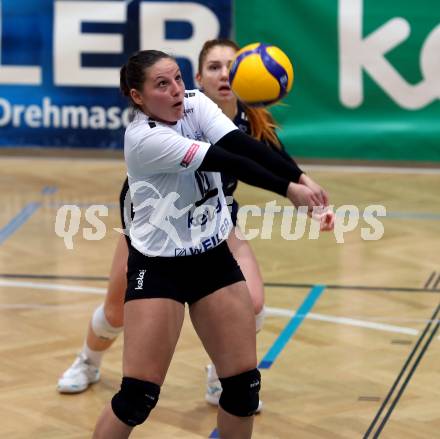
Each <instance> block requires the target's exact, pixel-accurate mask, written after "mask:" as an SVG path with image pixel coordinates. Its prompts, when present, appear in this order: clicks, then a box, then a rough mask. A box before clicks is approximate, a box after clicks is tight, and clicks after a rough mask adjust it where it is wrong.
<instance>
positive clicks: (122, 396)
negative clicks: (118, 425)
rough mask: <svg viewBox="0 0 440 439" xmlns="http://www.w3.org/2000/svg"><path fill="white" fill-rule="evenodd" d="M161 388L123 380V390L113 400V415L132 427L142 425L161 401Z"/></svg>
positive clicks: (133, 379)
mask: <svg viewBox="0 0 440 439" xmlns="http://www.w3.org/2000/svg"><path fill="white" fill-rule="evenodd" d="M159 393H160V386H158V385H157V384H154V383H151V382H149V381H141V380H138V379H136V378H129V377H124V378H122V384H121V390H120V391H119V392H118V393H117V394H116V395H115V396H114V397H113V398H112V409H113V413H114V414H115V415H116V416H117V417H118V419H119V420H121V421H122V422H123V423H124V424H127V425H129V426H130V427H135V426H136V425H139V424H142V423H143V422H145V420H146V419H147V418H148V415H149V414H150V412H151V410H153V409H154V407H155V406H156V404H157V401H158V399H159Z"/></svg>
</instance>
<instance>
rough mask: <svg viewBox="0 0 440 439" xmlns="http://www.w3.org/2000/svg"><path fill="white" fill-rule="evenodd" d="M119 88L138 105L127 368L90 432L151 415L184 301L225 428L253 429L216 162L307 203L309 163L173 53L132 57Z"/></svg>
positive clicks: (131, 150) (131, 167) (236, 274)
mask: <svg viewBox="0 0 440 439" xmlns="http://www.w3.org/2000/svg"><path fill="white" fill-rule="evenodd" d="M121 89H122V91H123V92H124V94H125V95H126V96H127V97H129V99H130V100H131V103H132V105H133V106H134V107H135V108H136V110H135V115H134V119H133V121H132V122H131V123H130V124H129V126H128V127H127V130H126V133H125V141H124V152H125V159H126V162H127V168H128V172H127V173H128V180H129V184H130V193H131V196H132V200H133V205H134V211H135V215H134V219H133V222H132V224H131V228H130V239H131V245H130V247H129V257H128V272H127V279H128V285H127V291H126V295H125V305H124V354H123V375H124V377H123V379H122V384H121V389H120V391H119V392H118V393H117V394H116V395H115V396H114V397H113V399H112V401H111V403H109V404H108V405H107V406H106V407H105V409H104V411H103V413H102V414H101V416H100V418H99V420H98V423H97V425H96V429H95V432H94V437H95V438H125V437H128V436H129V434H130V432H131V430H132V429H133V427H134V426H136V425H139V424H141V423H143V422H144V421H145V420H146V418H147V417H148V415H149V413H150V411H151V410H152V409H153V408H154V406H155V405H156V403H157V400H158V398H159V393H160V386H161V385H162V383H163V381H164V379H165V375H166V372H167V369H168V366H169V364H170V361H171V358H172V356H173V352H174V349H175V345H176V343H177V340H178V337H179V333H180V330H181V327H182V323H183V317H184V306H185V303H188V305H189V311H190V316H191V320H192V322H193V325H194V327H195V329H196V332H197V334H198V335H199V337H200V339H201V340H202V343H203V345H204V347H205V349H206V350H207V352H208V354H209V356H210V357H211V359H212V360H213V363H214V364H215V367H216V369H217V371H218V374H219V376H220V381H221V384H222V388H223V391H222V394H221V397H220V402H219V411H218V429H219V433H220V436H221V437H224V438H234V437H237V438H247V437H251V434H252V425H253V416H252V415H253V414H254V412H255V411H256V409H257V407H258V401H259V399H258V392H259V389H260V374H259V372H258V370H257V369H256V346H255V317H254V312H253V306H252V302H251V300H250V296H249V292H248V290H247V287H246V283H245V281H244V276H243V274H242V272H241V270H240V268H239V266H238V264H237V262H236V261H235V259H234V257H233V256H232V254H231V252H230V251H229V248H228V246H227V244H226V239H227V237H228V235H229V233H230V231H231V228H232V221H231V217H230V214H229V211H228V209H227V205H226V200H225V196H224V194H223V190H222V182H221V177H220V174H219V172H226V171H227V172H228V173H229V174H231V175H233V176H235V177H237V178H238V179H240V180H242V181H244V182H246V183H248V184H251V185H254V186H258V187H261V188H264V189H267V190H271V191H273V192H275V193H278V194H280V195H283V196H286V197H287V198H288V199H289V200H290V201H291V202H292V203H293V204H294V205H295V206H302V205H306V206H307V207H308V209H309V211H310V212H311V211H312V210H313V208H314V207H315V206H318V205H322V202H321V200H320V199H319V197H317V196H316V194H315V193H314V192H313V191H312V190H311V189H310V188H308V187H307V186H305V185H302V184H297V183H298V181H299V178H300V176H301V174H302V172H301V171H300V170H299V169H298V167H296V166H295V165H294V164H293V163H292V162H288V161H287V160H284V159H282V158H281V157H279V156H278V155H277V154H274V153H273V152H272V151H270V150H269V148H267V147H265V146H263V145H262V144H261V143H260V142H257V141H255V140H253V139H252V138H251V137H250V136H247V135H246V134H244V133H242V132H241V131H240V130H238V129H237V127H236V126H235V125H234V124H233V123H232V121H231V120H230V119H229V118H228V117H227V116H225V115H224V114H223V112H222V111H221V110H220V109H219V108H218V107H217V106H216V105H215V104H214V103H213V102H212V101H211V100H210V99H208V98H207V97H206V96H204V95H203V94H202V93H200V92H198V91H189V92H185V90H184V84H183V81H182V77H181V74H180V70H179V67H178V65H177V63H176V61H175V60H174V59H173V58H171V57H170V56H169V55H167V54H165V53H163V52H158V51H153V50H149V51H141V52H138V53H137V54H135V55H133V56H132V57H130V59H129V60H128V62H127V64H126V65H125V66H124V67H123V68H122V69H121ZM165 226H166V227H165ZM170 274H171V275H170Z"/></svg>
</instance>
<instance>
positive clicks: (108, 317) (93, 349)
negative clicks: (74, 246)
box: [57, 235, 128, 393]
mask: <svg viewBox="0 0 440 439" xmlns="http://www.w3.org/2000/svg"><path fill="white" fill-rule="evenodd" d="M127 258H128V247H127V242H126V239H125V236H124V235H120V237H119V240H118V243H117V246H116V249H115V253H114V255H113V261H112V266H111V270H110V279H109V283H108V288H107V294H106V297H105V301H104V304H101V305H99V306H98V307H97V308H96V309H95V311H94V312H93V314H92V318H91V320H90V322H89V327H88V332H87V336H86V340H85V341H84V345H83V347H82V350H81V352H80V353H79V354H78V356H77V358H76V359H75V361H74V363H73V364H72V366H70V367H69V368H68V369H67V370H66V371H65V372H64V373H63V375H62V376H61V378H60V379H59V380H58V386H57V389H58V391H59V392H61V393H79V392H82V391H84V390H86V389H87V388H88V387H89V385H90V384H93V383H96V382H97V381H98V380H99V378H100V373H99V368H100V366H101V361H102V356H103V354H104V352H105V351H106V350H107V349H108V348H109V347H110V346H111V345H112V344H113V343H114V341H115V340H116V337H117V336H118V334H119V333H120V332H122V329H123V323H124V317H123V316H124V314H123V313H124V295H125V290H126V287H127V279H126V272H127Z"/></svg>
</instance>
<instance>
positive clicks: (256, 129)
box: [198, 38, 281, 148]
mask: <svg viewBox="0 0 440 439" xmlns="http://www.w3.org/2000/svg"><path fill="white" fill-rule="evenodd" d="M217 46H225V47H231V48H232V49H234V50H235V51H236V52H238V51H239V50H240V47H239V46H238V45H237V43H235V42H234V41H232V40H229V39H227V38H217V39H214V40H208V41H206V42H205V44H204V45H203V47H202V50H201V51H200V53H199V65H198V73H199V75H201V74H202V68H203V63H204V62H205V60H206V57H207V56H208V53H209V51H210V50H211V49H212V48H214V47H217ZM243 107H244V111H245V113H246V116H247V117H248V120H249V124H250V126H251V136H252V137H254V138H255V139H257V140H259V141H262V142H268V143H271V144H273V145H275V146H277V147H278V148H281V144H280V141H279V139H278V137H277V135H276V133H275V129H276V128H278V125H277V124H276V122H275V120H274V118H273V117H272V114H270V112H269V111H268V110H267V109H266V108H250V107H248V106H247V105H243Z"/></svg>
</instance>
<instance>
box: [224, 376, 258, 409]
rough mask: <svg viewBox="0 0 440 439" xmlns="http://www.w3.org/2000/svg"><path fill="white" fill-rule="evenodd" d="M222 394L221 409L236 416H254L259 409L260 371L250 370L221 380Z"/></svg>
mask: <svg viewBox="0 0 440 439" xmlns="http://www.w3.org/2000/svg"><path fill="white" fill-rule="evenodd" d="M220 382H221V383H222V388H223V391H222V394H221V396H220V402H219V404H220V407H221V408H222V409H223V410H224V411H225V412H228V413H230V414H231V415H235V416H241V417H244V416H252V415H253V414H254V413H255V411H256V410H257V408H258V403H259V400H260V398H259V395H258V392H259V391H260V385H261V374H260V372H259V370H258V369H253V370H249V371H248V372H244V373H241V374H240V375H235V376H232V377H228V378H220Z"/></svg>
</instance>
